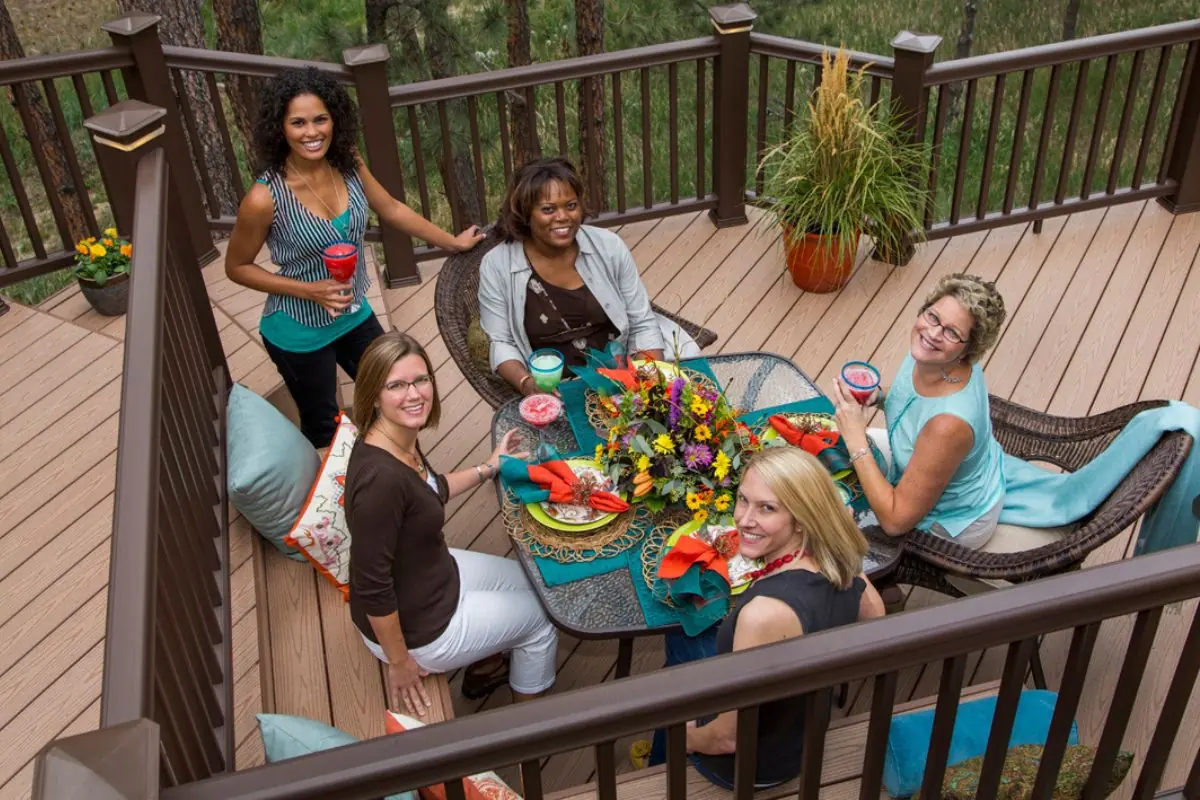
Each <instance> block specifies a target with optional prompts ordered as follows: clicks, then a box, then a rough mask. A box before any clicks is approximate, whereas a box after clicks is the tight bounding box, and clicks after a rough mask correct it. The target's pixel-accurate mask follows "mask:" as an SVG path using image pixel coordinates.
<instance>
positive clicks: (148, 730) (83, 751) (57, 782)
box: [33, 719, 161, 800]
mask: <svg viewBox="0 0 1200 800" xmlns="http://www.w3.org/2000/svg"><path fill="white" fill-rule="evenodd" d="M160 758H161V755H160V753H159V741H158V724H157V723H155V722H152V721H150V720H148V719H137V720H133V721H132V722H125V723H122V724H120V725H114V726H112V727H110V728H101V729H100V730H95V731H88V732H87V733H82V734H79V735H78V736H69V737H67V738H65V739H58V740H56V741H53V742H50V743H49V744H47V745H46V746H45V747H43V748H42V749H41V751H40V752H39V753H38V755H37V757H36V758H35V759H34V770H33V796H34V797H37V798H54V800H91V799H92V798H97V797H105V798H113V800H117V799H119V800H145V798H149V797H158V788H159V786H158V765H159V760H160Z"/></svg>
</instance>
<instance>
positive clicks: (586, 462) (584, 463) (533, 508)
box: [525, 458, 626, 533]
mask: <svg viewBox="0 0 1200 800" xmlns="http://www.w3.org/2000/svg"><path fill="white" fill-rule="evenodd" d="M566 462H567V466H570V467H572V468H574V467H591V468H592V469H594V470H596V471H597V472H604V470H603V469H602V468H601V467H600V465H599V464H598V463H597V462H596V461H595V460H594V459H590V458H568V459H566ZM625 494H626V493H625V492H621V493H620V494H619V495H618V497H620V498H621V499H622V500H624V499H625ZM547 505H549V502H546V503H527V504H526V506H525V508H527V509H529V516H531V517H533V518H534V519H536V520H537V521H538V522H540V523H542V524H543V525H545V526H546V527H547V528H553V529H554V530H556V531H564V532H565V533H586V532H587V531H594V530H596V529H598V528H603V527H604V526H605V525H607V524H608V523H610V522H612V521H613V520H614V519H616V518H617V514H616V512H613V513H611V514H605V515H604V516H602V517H600V518H598V519H594V520H592V521H591V522H584V523H580V524H573V523H570V522H562V521H560V520H557V519H555V518H554V517H552V516H550V515H549V514H548V513H546V508H545V507H546V506H547Z"/></svg>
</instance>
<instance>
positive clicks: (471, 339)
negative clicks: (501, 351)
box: [467, 313, 492, 375]
mask: <svg viewBox="0 0 1200 800" xmlns="http://www.w3.org/2000/svg"><path fill="white" fill-rule="evenodd" d="M491 348H492V343H491V341H490V340H489V339H488V335H487V334H486V333H484V330H483V326H482V325H480V324H479V315H478V313H476V314H475V315H474V316H472V317H471V322H470V324H469V325H467V354H468V355H469V356H470V357H471V362H472V363H473V364H474V365H475V366H476V367H477V368H478V369H480V370H481V371H482V372H483V373H484V374H485V375H486V374H487V373H489V372H491V371H492V365H491V361H490V352H491Z"/></svg>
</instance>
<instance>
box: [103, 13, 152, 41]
mask: <svg viewBox="0 0 1200 800" xmlns="http://www.w3.org/2000/svg"><path fill="white" fill-rule="evenodd" d="M161 19H162V17H160V16H158V15H157V14H147V13H145V12H142V11H131V12H129V13H128V14H125V15H124V16H120V17H117V18H116V19H114V20H113V21H112V22H106V23H104V24H103V25H101V26H100V30H102V31H104V32H106V33H112V34H116V35H117V36H133V35H134V34H135V33H141V32H142V31H144V30H146V29H147V28H153V27H154V26H155V25H157V24H158V22H159V20H161Z"/></svg>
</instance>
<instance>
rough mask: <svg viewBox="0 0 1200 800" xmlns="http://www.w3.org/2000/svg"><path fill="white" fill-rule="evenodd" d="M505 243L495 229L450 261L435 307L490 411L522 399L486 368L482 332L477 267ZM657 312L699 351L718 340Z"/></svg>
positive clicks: (465, 372)
mask: <svg viewBox="0 0 1200 800" xmlns="http://www.w3.org/2000/svg"><path fill="white" fill-rule="evenodd" d="M500 241H501V239H500V235H499V233H498V232H497V231H496V228H495V226H492V227H491V228H490V229H489V230H488V231H487V238H485V239H484V240H483V241H482V242H480V243H479V244H478V245H476V246H475V247H474V248H472V249H471V250H468V251H467V252H465V253H457V254H455V255H452V256H450V257H448V258H447V259H446V263H445V264H443V265H442V269H441V272H440V273H438V279H437V287H436V288H435V290H434V300H433V308H434V313H435V314H436V315H437V324H438V331H439V332H440V333H441V334H442V340H443V341H444V342H445V343H446V348H447V349H448V350H449V351H450V355H451V356H453V358H454V362H455V363H456V364H458V368H459V370H461V371H462V374H463V375H464V376H466V378H467V380H468V381H470V383H471V386H473V387H475V391H476V392H478V393H479V396H480V397H482V398H483V399H484V400H486V401H487V402H488V403H489V404H490V405H491V406H492V408H499V407H500V406H502V405H504V404H505V403H506V402H508V401H509V400H512V399H513V398H515V397H519V396H520V395H519V394H518V393H517V391H516V389H513V388H512V387H511V386H509V385H508V382H507V381H505V380H504V379H503V378H501V377H500V376H498V375H496V374H495V373H494V372H492V370H491V367H490V366H489V365H488V354H487V339H486V336H485V335H484V334H483V332H482V330H481V329H480V328H479V265H480V264H481V263H482V262H483V257H484V255H485V254H486V253H487V252H488V251H489V250H491V249H492V248H493V247H495V246H496V245H497V244H499V243H500ZM653 308H654V310H655V311H656V312H657V313H659V314H662V315H663V316H664V317H667V318H668V319H670V320H673V321H674V322H675V323H676V324H678V325H679V327H681V328H683V329H684V330H685V331H687V332H688V334H689V335H690V336H691V337H692V338H693V339H695V340H696V344H697V345H699V346H700V347H701V348H705V347H708V346H709V345H711V344H712V343H713V342H715V341H716V340H717V334H716V333H714V332H713V331H710V330H708V329H707V328H702V327H700V326H699V325H696V324H695V323H693V322H688V321H687V320H685V319H682V318H680V317H678V316H676V315H675V314H671V313H669V312H667V311H664V310H663V309H661V308H659V307H658V306H653Z"/></svg>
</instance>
